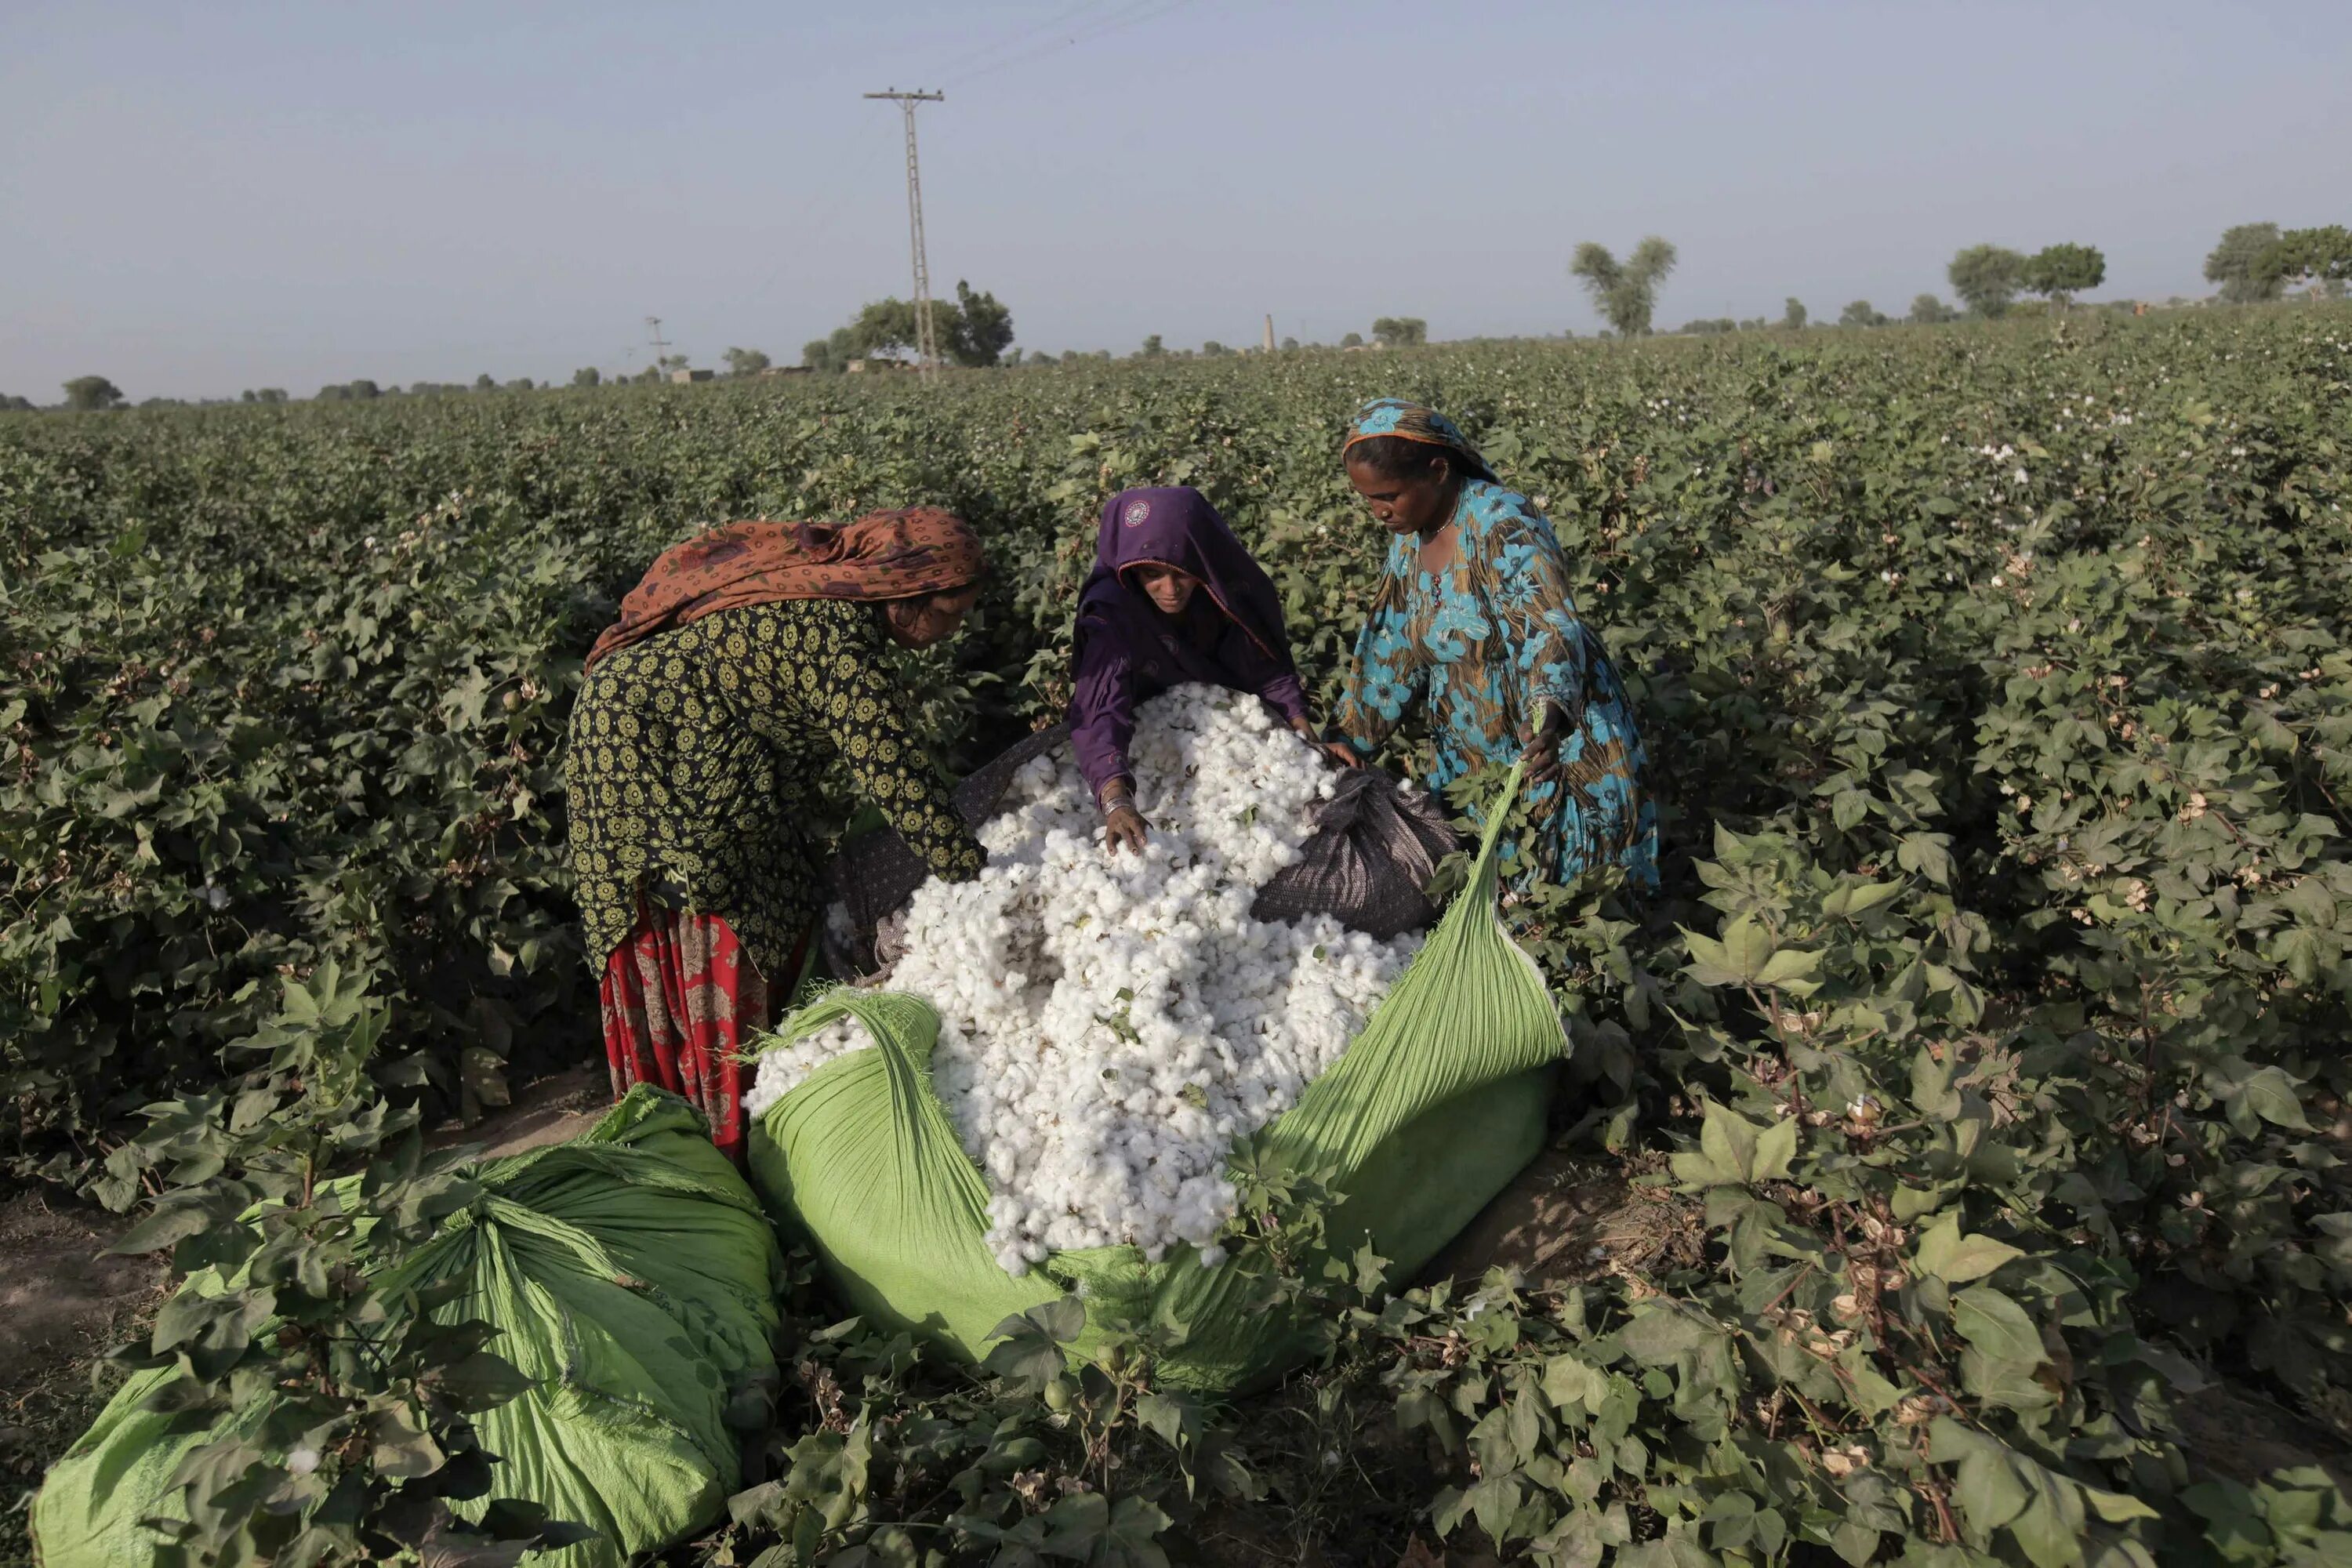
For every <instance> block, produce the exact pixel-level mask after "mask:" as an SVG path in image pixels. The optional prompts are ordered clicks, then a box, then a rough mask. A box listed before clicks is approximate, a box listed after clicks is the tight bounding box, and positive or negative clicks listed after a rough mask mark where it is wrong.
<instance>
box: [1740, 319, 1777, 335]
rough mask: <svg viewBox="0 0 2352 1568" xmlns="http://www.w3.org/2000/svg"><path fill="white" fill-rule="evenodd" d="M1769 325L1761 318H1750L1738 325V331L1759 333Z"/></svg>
mask: <svg viewBox="0 0 2352 1568" xmlns="http://www.w3.org/2000/svg"><path fill="white" fill-rule="evenodd" d="M1771 324H1772V323H1771V322H1769V321H1766V320H1765V319H1764V318H1763V317H1761V316H1751V317H1749V318H1748V319H1747V320H1746V321H1741V322H1740V323H1739V330H1740V331H1743V332H1760V331H1763V330H1764V329H1765V328H1767V327H1769V326H1770V325H1771Z"/></svg>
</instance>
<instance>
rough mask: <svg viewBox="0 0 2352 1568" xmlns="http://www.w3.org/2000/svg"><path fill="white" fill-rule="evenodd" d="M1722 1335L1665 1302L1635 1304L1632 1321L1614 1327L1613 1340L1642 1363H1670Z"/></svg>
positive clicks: (1703, 1346)
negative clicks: (1652, 1304) (1650, 1304)
mask: <svg viewBox="0 0 2352 1568" xmlns="http://www.w3.org/2000/svg"><path fill="white" fill-rule="evenodd" d="M1722 1337H1723V1333H1722V1331H1721V1330H1719V1329H1717V1328H1716V1327H1715V1326H1714V1325H1713V1324H1711V1323H1707V1322H1705V1321H1701V1320H1700V1319H1698V1318H1696V1317H1693V1316H1691V1315H1690V1314H1689V1313H1687V1312H1685V1311H1683V1310H1678V1309H1676V1308H1673V1307H1665V1306H1645V1307H1640V1308H1636V1309H1635V1310H1634V1314H1633V1321H1631V1322H1629V1323H1627V1324H1626V1325H1625V1326H1624V1327H1623V1328H1622V1329H1619V1330H1618V1331H1617V1342H1618V1343H1619V1344H1620V1345H1622V1347H1624V1350H1625V1352H1626V1353H1627V1354H1628V1355H1630V1356H1632V1357H1633V1359H1634V1361H1636V1362H1637V1363H1640V1364H1642V1365H1643V1366H1672V1365H1673V1364H1675V1362H1676V1361H1677V1360H1678V1359H1679V1358H1681V1357H1683V1356H1685V1355H1688V1354H1691V1353H1692V1352H1696V1351H1699V1350H1703V1349H1705V1348H1706V1347H1707V1346H1708V1345H1711V1344H1713V1343H1715V1342H1717V1341H1718V1340H1720V1339H1721V1338H1722Z"/></svg>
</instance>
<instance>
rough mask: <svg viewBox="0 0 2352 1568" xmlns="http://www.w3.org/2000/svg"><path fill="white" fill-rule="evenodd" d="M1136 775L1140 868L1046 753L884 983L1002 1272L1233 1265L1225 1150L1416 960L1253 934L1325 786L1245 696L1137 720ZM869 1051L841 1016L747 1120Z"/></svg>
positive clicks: (1204, 690)
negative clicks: (923, 1009)
mask: <svg viewBox="0 0 2352 1568" xmlns="http://www.w3.org/2000/svg"><path fill="white" fill-rule="evenodd" d="M1129 762H1130V763H1131V764H1132V766H1133V770H1134V773H1135V776H1136V793H1137V801H1138V805H1139V806H1141V808H1142V809H1143V810H1144V811H1145V813H1146V814H1147V815H1148V816H1150V820H1151V827H1152V831H1151V836H1150V844H1149V845H1148V846H1147V847H1146V848H1145V850H1144V852H1143V854H1142V855H1141V856H1140V857H1139V856H1137V855H1135V854H1133V853H1121V854H1118V855H1106V854H1105V853H1104V849H1103V837H1102V828H1101V819H1100V816H1099V815H1098V814H1097V811H1096V809H1095V806H1094V802H1093V796H1092V795H1091V793H1090V792H1089V791H1088V790H1087V785H1086V782H1085V781H1084V780H1083V779H1082V778H1080V777H1079V775H1078V771H1077V768H1076V764H1075V763H1073V762H1072V761H1071V759H1070V758H1069V756H1068V754H1067V748H1066V747H1064V748H1061V749H1059V750H1057V751H1056V752H1052V753H1049V754H1047V755H1045V756H1041V757H1039V758H1037V759H1035V760H1034V761H1033V762H1032V763H1029V765H1028V766H1027V767H1025V768H1024V769H1023V770H1022V771H1021V773H1020V774H1019V775H1018V777H1017V778H1016V780H1015V781H1014V783H1013V787H1012V788H1011V790H1009V791H1008V792H1007V795H1006V797H1005V800H1004V802H1003V808H1002V810H1001V812H1000V815H999V816H997V817H996V818H995V819H994V820H993V821H992V822H991V823H990V824H989V825H988V826H986V827H984V828H983V829H982V831H981V834H980V837H981V840H982V843H984V844H985V845H986V846H987V847H988V853H989V865H988V868H987V869H986V870H985V871H984V872H982V875H981V876H980V878H979V879H977V880H975V881H971V882H961V883H957V882H941V881H940V880H938V879H932V880H930V881H928V882H925V883H924V884H923V885H922V887H921V888H919V889H917V891H916V893H915V896H914V898H913V900H912V901H911V902H910V903H909V905H908V910H907V941H908V951H907V953H906V956H905V957H904V958H902V959H901V960H900V961H899V963H898V967H897V968H896V970H894V971H893V972H892V973H891V975H890V979H889V986H890V988H891V989H892V990H894V991H908V992H912V993H914V994H917V995H919V996H921V997H923V998H924V999H925V1000H926V1001H928V1002H929V1003H930V1004H931V1005H932V1006H933V1007H934V1008H935V1009H937V1011H938V1013H939V1015H940V1043H939V1047H938V1050H937V1051H936V1053H935V1054H934V1055H933V1057H932V1063H931V1065H932V1079H933V1081H934V1083H935V1084H936V1085H937V1087H938V1089H939V1093H940V1100H942V1101H943V1102H944V1103H945V1104H946V1106H947V1109H948V1113H949V1115H950V1117H951V1118H953V1120H954V1121H955V1125H956V1128H957V1130H958V1131H959V1132H960V1133H961V1136H962V1139H963V1146H964V1150H965V1152H967V1153H969V1154H970V1155H971V1158H972V1160H973V1162H974V1163H976V1164H978V1165H979V1167H980V1168H981V1170H982V1172H983V1173H985V1174H986V1176H987V1178H988V1183H989V1187H990V1189H991V1191H992V1193H993V1194H995V1196H994V1198H993V1199H992V1202H991V1204H990V1205H989V1219H990V1226H989V1245H990V1246H991V1247H992V1248H993V1249H994V1250H995V1253H996V1257H997V1260H998V1261H999V1262H1000V1263H1002V1264H1003V1266H1004V1268H1005V1269H1006V1270H1007V1271H1008V1272H1010V1273H1013V1274H1019V1273H1022V1272H1024V1270H1025V1269H1026V1268H1028V1266H1029V1265H1030V1264H1032V1263H1034V1262H1036V1261H1038V1260H1039V1259H1041V1258H1044V1257H1045V1255H1046V1254H1047V1253H1049V1252H1057V1251H1060V1250H1063V1249H1064V1248H1067V1247H1106V1246H1110V1245H1114V1244H1118V1243H1131V1244H1133V1245H1134V1246H1137V1247H1141V1248H1142V1249H1143V1251H1144V1253H1145V1255H1146V1256H1147V1257H1149V1258H1153V1259H1157V1258H1160V1256H1161V1255H1162V1254H1163V1253H1164V1252H1165V1251H1166V1249H1167V1248H1168V1247H1170V1246H1171V1245H1173V1244H1175V1243H1178V1242H1187V1243H1190V1244H1192V1246H1194V1247H1200V1248H1202V1257H1203V1258H1204V1260H1206V1261H1208V1262H1210V1263H1214V1262H1216V1261H1217V1260H1218V1259H1219V1258H1222V1257H1223V1253H1222V1252H1221V1251H1219V1250H1218V1249H1216V1248H1215V1247H1213V1245H1212V1244H1213V1240H1214V1238H1215V1237H1216V1235H1217V1232H1218V1231H1219V1230H1220V1229H1221V1228H1223V1226H1224V1224H1225V1222H1226V1220H1228V1219H1229V1218H1231V1217H1232V1215H1233V1212H1234V1203H1235V1194H1234V1188H1233V1185H1232V1184H1231V1183H1229V1182H1228V1181H1226V1179H1225V1175H1224V1168H1225V1163H1226V1159H1227V1157H1228V1155H1229V1153H1230V1152H1231V1150H1232V1146H1233V1143H1234V1140H1235V1139H1236V1138H1240V1137H1244V1136H1247V1135H1248V1134H1249V1133H1252V1132H1255V1131H1256V1130H1257V1129H1258V1128H1260V1127H1262V1126H1264V1125H1265V1123H1266V1122H1268V1121H1272V1120H1273V1119H1274V1118H1275V1117H1276V1116H1279V1115H1280V1114H1281V1113H1282V1112H1283V1111H1284V1110H1287V1109H1288V1108H1289V1107H1290V1106H1291V1105H1292V1104H1293V1103H1294V1102H1295V1101H1296V1100H1297V1098H1298V1094H1299V1091H1300V1090H1301V1089H1303V1088H1305V1086H1306V1085H1307V1083H1308V1082H1310V1081H1311V1080H1313V1079H1315V1078H1316V1077H1317V1076H1318V1074H1320V1073H1321V1072H1322V1071H1323V1070H1324V1069H1325V1068H1328V1067H1329V1066H1330V1065H1331V1064H1332V1063H1333V1062H1335V1061H1337V1060H1338V1059H1339V1055H1340V1053H1341V1052H1342V1051H1344V1050H1346V1049H1347V1046H1348V1042H1349V1040H1350V1039H1352V1038H1354V1037H1355V1036H1356V1034H1357V1033H1358V1032H1359V1031H1360V1029H1361V1028H1362V1027H1363V1026H1364V1023H1365V1021H1366V1020H1367V1019H1368V1018H1369V1017H1370V1016H1371V1011H1372V1009H1373V1007H1374V1006H1375V1005H1377V1004H1378V1003H1379V1001H1380V999H1381V997H1382V996H1383V995H1385V994H1387V993H1388V989H1389V987H1390V986H1391V984H1393V983H1394V982H1395V980H1396V977H1397V976H1398V975H1399V974H1400V973H1402V972H1403V970H1404V966H1405V964H1406V963H1407V962H1408V961H1409V960H1410V959H1411V958H1412V954H1413V952H1415V951H1416V950H1417V949H1418V948H1419V947H1420V945H1421V938H1420V937H1418V936H1415V935H1408V936H1403V937H1400V938H1398V939H1396V940H1395V941H1392V942H1375V941H1374V940H1372V939H1371V938H1370V937H1369V936H1366V935H1364V934H1363V933H1361V932H1359V931H1349V930H1348V929H1347V928H1346V927H1344V926H1342V925H1341V924H1340V923H1339V921H1337V920H1334V919H1333V918H1331V917H1330V916H1328V915H1318V916H1314V917H1311V918H1308V919H1306V920H1297V921H1277V922H1274V923H1267V922H1265V921H1255V920H1252V919H1251V918H1250V912H1249V910H1250V905H1251V903H1252V901H1253V900H1255V897H1256V893H1257V889H1258V888H1259V887H1260V886H1262V885H1263V884H1264V883H1265V882H1266V881H1267V880H1268V879H1270V878H1272V877H1273V876H1274V874H1275V873H1276V871H1278V870H1280V869H1281V868H1283V867H1285V866H1287V865H1289V864H1290V863H1291V862H1292V861H1294V860H1296V859H1297V858H1298V853H1299V847H1300V846H1301V845H1302V844H1303V843H1304V842H1305V841H1306V838H1307V833H1308V816H1309V813H1310V811H1311V808H1312V807H1313V806H1314V805H1315V803H1316V802H1317V801H1318V800H1320V799H1322V798H1324V797H1326V796H1328V795H1329V794H1330V793H1331V786H1332V783H1333V780H1334V778H1335V776H1336V775H1334V774H1333V773H1331V772H1330V771H1329V770H1328V767H1327V766H1326V765H1325V764H1324V763H1323V761H1322V760H1321V758H1320V757H1319V756H1318V755H1317V753H1316V752H1314V751H1313V750H1312V749H1311V748H1310V747H1308V746H1307V744H1306V743H1305V742H1302V741H1301V740H1300V739H1299V738H1298V737H1297V735H1295V734H1293V733H1292V732H1291V731H1288V730H1287V729H1286V728H1284V727H1282V725H1281V724H1280V723H1279V722H1278V721H1276V720H1275V719H1274V718H1273V717H1272V716H1271V715H1270V714H1269V713H1268V712H1267V711H1266V710H1265V705H1264V704H1262V703H1261V702H1259V701H1258V700H1256V699H1255V697H1247V696H1242V695H1239V694H1236V693H1234V692H1229V691H1223V690H1219V689H1214V688H1211V687H1201V686H1184V687H1179V688H1177V689H1175V690H1173V691H1171V692H1169V693H1168V694H1167V695H1165V696H1163V697H1160V698H1157V699H1155V700H1152V701H1150V702H1147V703H1145V704H1144V705H1143V706H1142V708H1141V710H1139V712H1138V714H1137V723H1136V731H1135V738H1134V742H1133V743H1132V745H1131V746H1130V748H1129ZM868 1043H869V1042H868V1039H867V1037H866V1031H865V1028H864V1026H862V1025H860V1024H858V1023H857V1022H856V1020H855V1019H845V1020H843V1021H842V1022H840V1023H837V1024H835V1025H833V1026H829V1027H827V1028H825V1029H824V1030H821V1031H819V1032H818V1033H817V1034H815V1035H813V1036H811V1037H808V1038H807V1039H804V1040H802V1041H800V1042H798V1043H797V1044H795V1045H793V1046H791V1047H784V1048H779V1049H777V1050H774V1051H772V1052H770V1053H769V1054H768V1055H767V1056H765V1057H763V1058H761V1064H760V1072H759V1077H758V1079H757V1080H756V1082H755V1083H754V1085H753V1087H752V1089H751V1092H750V1093H749V1094H748V1095H747V1096H746V1097H745V1100H744V1104H745V1108H746V1109H747V1110H749V1111H750V1112H751V1114H752V1115H753V1116H755V1117H756V1116H758V1115H761V1113H763V1112H764V1111H766V1110H767V1109H768V1108H769V1107H770V1106H772V1105H773V1104H774V1103H775V1102H776V1101H777V1100H780V1099H782V1097H783V1096H784V1095H785V1094H786V1093H788V1092H789V1091H790V1090H791V1089H793V1087H794V1086H795V1085H797V1084H799V1083H800V1082H801V1080H802V1079H805V1078H806V1077H807V1076H808V1075H809V1073H810V1072H811V1071H813V1070H814V1068H817V1067H819V1066H820V1065H822V1064H823V1063H824V1062H826V1061H828V1060H830V1059H831V1058H835V1057H836V1056H840V1055H842V1054H844V1053H845V1052H848V1051H853V1050H856V1049H858V1048H859V1047H863V1046H865V1045H866V1044H868Z"/></svg>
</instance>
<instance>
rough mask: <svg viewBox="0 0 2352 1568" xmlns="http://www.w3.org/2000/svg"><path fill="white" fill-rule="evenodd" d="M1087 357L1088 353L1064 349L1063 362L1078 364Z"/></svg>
mask: <svg viewBox="0 0 2352 1568" xmlns="http://www.w3.org/2000/svg"><path fill="white" fill-rule="evenodd" d="M1086 357H1087V356H1086V355H1084V354H1082V353H1079V352H1078V351H1077V350H1076V349H1064V350H1063V351H1062V363H1064V364H1076V363H1078V362H1079V361H1080V360H1082V359H1084V358H1086Z"/></svg>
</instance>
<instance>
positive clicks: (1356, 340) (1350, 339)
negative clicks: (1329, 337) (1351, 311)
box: [1339, 332, 1364, 349]
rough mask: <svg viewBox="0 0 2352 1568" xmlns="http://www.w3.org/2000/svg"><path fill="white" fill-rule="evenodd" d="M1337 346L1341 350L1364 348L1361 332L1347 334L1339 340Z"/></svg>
mask: <svg viewBox="0 0 2352 1568" xmlns="http://www.w3.org/2000/svg"><path fill="white" fill-rule="evenodd" d="M1339 346H1340V347H1341V348H1343V349H1360V348H1362V347H1363V346H1364V334H1363V333H1361V332H1349V334H1348V335H1347V336H1346V337H1344V338H1341V339H1340V340H1339Z"/></svg>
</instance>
